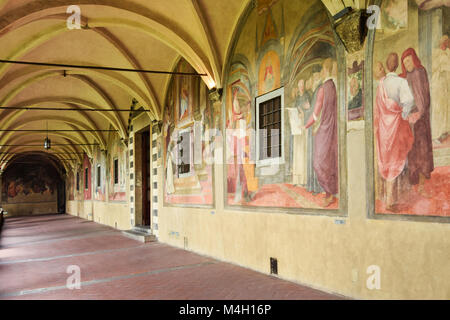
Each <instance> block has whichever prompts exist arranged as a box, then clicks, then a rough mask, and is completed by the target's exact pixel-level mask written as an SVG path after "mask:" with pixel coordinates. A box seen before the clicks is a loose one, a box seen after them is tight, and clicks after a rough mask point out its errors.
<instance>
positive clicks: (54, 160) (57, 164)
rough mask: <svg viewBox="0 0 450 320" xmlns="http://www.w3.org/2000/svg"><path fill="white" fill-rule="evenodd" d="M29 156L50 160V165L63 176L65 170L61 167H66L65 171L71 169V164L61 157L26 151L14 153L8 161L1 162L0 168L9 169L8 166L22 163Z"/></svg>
mask: <svg viewBox="0 0 450 320" xmlns="http://www.w3.org/2000/svg"><path fill="white" fill-rule="evenodd" d="M29 156H34V157H36V156H38V157H39V158H40V159H35V160H34V161H39V162H41V161H46V162H49V163H50V165H52V166H53V167H54V168H55V169H56V171H57V172H58V173H59V175H60V176H62V175H63V174H64V172H61V168H64V170H65V172H68V170H69V169H70V167H69V164H68V163H67V162H66V161H64V160H62V159H61V158H58V157H56V156H54V155H49V154H46V153H45V152H26V153H23V154H20V155H14V156H13V157H11V158H10V159H9V160H8V161H6V162H3V163H0V169H1V170H2V171H5V170H7V168H8V167H9V166H11V165H13V164H18V163H19V164H20V161H23V159H24V158H25V160H27V157H29Z"/></svg>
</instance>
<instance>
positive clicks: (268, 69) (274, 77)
mask: <svg viewBox="0 0 450 320" xmlns="http://www.w3.org/2000/svg"><path fill="white" fill-rule="evenodd" d="M280 78H281V73H280V58H279V57H278V55H277V53H276V52H274V51H269V52H267V53H266V55H265V56H264V58H263V59H262V61H261V64H260V67H259V79H258V80H259V81H258V84H259V87H258V93H259V94H260V95H261V94H264V93H267V92H270V91H272V90H274V89H277V88H279V87H280V81H281V80H280Z"/></svg>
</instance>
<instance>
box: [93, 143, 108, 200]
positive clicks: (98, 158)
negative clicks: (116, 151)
mask: <svg viewBox="0 0 450 320" xmlns="http://www.w3.org/2000/svg"><path fill="white" fill-rule="evenodd" d="M93 163H94V165H93V168H94V170H93V171H92V175H93V176H94V200H97V201H105V200H106V183H105V181H106V179H105V178H106V156H105V154H104V153H103V152H102V151H101V150H100V148H98V147H97V148H96V150H95V152H94V161H93ZM98 166H100V177H99V178H98V177H97V175H98V171H97V170H98V169H97V168H98ZM98 180H100V186H98V185H97V182H98Z"/></svg>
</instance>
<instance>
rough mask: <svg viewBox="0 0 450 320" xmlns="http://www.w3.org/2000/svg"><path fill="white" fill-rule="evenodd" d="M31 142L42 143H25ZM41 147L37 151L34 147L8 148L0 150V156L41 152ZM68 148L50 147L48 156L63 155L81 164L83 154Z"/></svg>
mask: <svg viewBox="0 0 450 320" xmlns="http://www.w3.org/2000/svg"><path fill="white" fill-rule="evenodd" d="M32 141H34V143H41V144H42V141H36V140H27V143H32ZM42 146H43V145H42ZM42 146H41V147H40V148H39V149H38V147H36V149H30V148H27V147H23V146H16V147H10V148H7V149H5V150H3V149H2V150H0V155H7V154H20V153H26V152H41V151H42ZM68 147H69V146H68ZM68 147H65V146H57V147H52V151H50V152H48V153H49V154H56V155H58V154H62V155H63V156H64V155H65V157H72V158H76V159H77V160H78V162H81V161H82V159H83V157H82V155H81V154H82V153H84V152H81V151H77V150H75V149H70V148H68Z"/></svg>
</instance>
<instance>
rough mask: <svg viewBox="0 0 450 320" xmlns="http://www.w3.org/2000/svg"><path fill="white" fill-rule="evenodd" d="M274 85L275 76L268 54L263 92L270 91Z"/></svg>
mask: <svg viewBox="0 0 450 320" xmlns="http://www.w3.org/2000/svg"><path fill="white" fill-rule="evenodd" d="M274 85H275V77H274V74H273V66H272V59H271V58H270V56H269V57H268V59H267V62H266V67H265V71H264V92H269V91H271V90H272V89H273V87H274Z"/></svg>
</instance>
